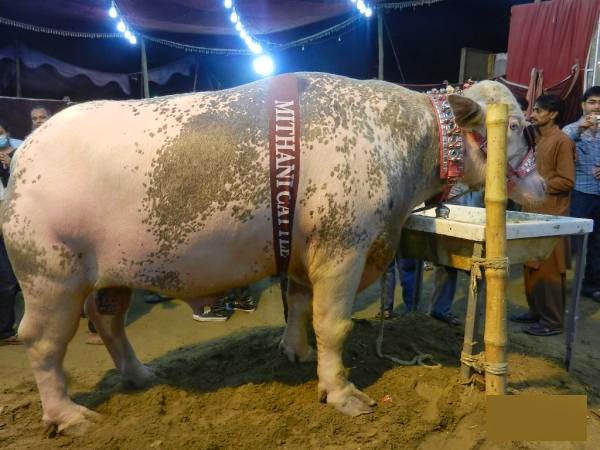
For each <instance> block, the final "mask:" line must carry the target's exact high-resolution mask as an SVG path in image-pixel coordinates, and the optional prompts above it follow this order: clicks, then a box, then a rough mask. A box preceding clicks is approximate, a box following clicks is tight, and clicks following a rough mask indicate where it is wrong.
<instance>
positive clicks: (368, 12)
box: [365, 8, 373, 17]
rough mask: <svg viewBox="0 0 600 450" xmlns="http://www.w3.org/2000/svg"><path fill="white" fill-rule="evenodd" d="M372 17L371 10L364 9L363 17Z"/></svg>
mask: <svg viewBox="0 0 600 450" xmlns="http://www.w3.org/2000/svg"><path fill="white" fill-rule="evenodd" d="M372 15H373V10H372V9H371V8H367V9H365V17H371V16H372Z"/></svg>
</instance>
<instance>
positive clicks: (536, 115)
mask: <svg viewBox="0 0 600 450" xmlns="http://www.w3.org/2000/svg"><path fill="white" fill-rule="evenodd" d="M562 110H563V104H562V100H561V99H560V97H557V96H556V95H542V96H540V97H538V98H537V99H536V101H535V105H534V107H533V112H532V114H531V122H532V123H533V125H534V126H535V127H536V130H537V133H538V135H537V139H536V165H537V170H538V172H539V173H540V175H541V176H542V177H543V178H544V180H545V181H546V195H545V196H544V199H543V200H542V201H541V202H540V203H536V204H534V205H524V208H523V210H524V211H526V212H533V213H540V214H553V215H558V216H566V215H568V214H569V199H570V194H571V190H572V189H573V187H574V186H575V144H574V143H573V141H572V140H571V139H570V138H569V137H568V136H567V135H566V134H564V133H563V132H562V131H561V130H560V128H559V127H558V125H557V124H556V123H557V121H558V120H560V115H561V113H562ZM565 247H566V246H565V240H564V239H561V240H560V241H559V242H558V243H557V244H556V246H555V247H554V250H553V251H552V254H551V255H550V257H549V258H548V259H546V260H545V261H529V262H527V263H526V264H525V267H524V278H525V295H526V296H527V303H528V305H529V311H528V312H527V313H525V314H520V315H517V316H512V317H511V320H513V321H515V322H521V323H529V324H530V325H529V326H528V327H527V328H524V329H523V331H524V332H525V333H527V334H532V335H534V336H551V335H554V334H560V333H562V330H563V322H564V315H565V294H566V292H565V287H566V286H565V278H566V277H565V275H566V272H567V260H566V258H567V254H566V253H567V252H566V248H565Z"/></svg>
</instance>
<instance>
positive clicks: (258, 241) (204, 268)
mask: <svg viewBox="0 0 600 450" xmlns="http://www.w3.org/2000/svg"><path fill="white" fill-rule="evenodd" d="M257 222H258V221H256V222H255V223H249V224H247V226H245V227H233V228H232V229H227V227H226V226H221V227H220V229H219V230H218V231H216V229H215V227H207V229H206V230H204V231H201V232H198V233H195V234H194V235H192V236H189V237H188V240H187V241H186V242H184V243H182V244H179V245H178V246H176V247H175V248H170V249H169V251H165V248H164V246H163V247H161V245H160V242H155V240H154V237H150V236H149V235H144V234H141V235H139V236H135V235H132V233H129V238H127V237H125V238H124V239H119V241H110V242H107V243H106V244H104V243H102V244H99V245H98V248H96V255H97V261H96V266H97V277H96V279H97V282H96V285H95V287H96V288H103V287H109V286H116V285H124V286H129V287H134V288H140V289H147V290H153V291H157V292H162V293H165V294H169V295H172V296H176V297H179V298H196V297H201V296H206V295H212V294H218V293H220V292H223V291H226V290H227V289H230V288H233V287H237V286H243V285H246V284H249V283H252V282H255V281H258V280H260V279H262V278H264V277H266V276H269V275H271V274H274V273H275V271H276V269H275V260H274V257H273V249H272V231H271V229H270V225H269V224H265V223H260V224H259V223H257ZM216 228H219V227H216ZM115 235H116V236H118V233H115Z"/></svg>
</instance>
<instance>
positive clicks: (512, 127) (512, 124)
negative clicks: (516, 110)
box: [510, 122, 519, 131]
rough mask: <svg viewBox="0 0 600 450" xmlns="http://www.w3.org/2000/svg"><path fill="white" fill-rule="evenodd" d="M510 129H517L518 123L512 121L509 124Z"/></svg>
mask: <svg viewBox="0 0 600 450" xmlns="http://www.w3.org/2000/svg"><path fill="white" fill-rule="evenodd" d="M510 129H511V130H512V131H515V130H518V129H519V124H518V123H514V122H513V123H511V124H510Z"/></svg>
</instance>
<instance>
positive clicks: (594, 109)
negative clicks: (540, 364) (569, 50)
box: [563, 86, 600, 301]
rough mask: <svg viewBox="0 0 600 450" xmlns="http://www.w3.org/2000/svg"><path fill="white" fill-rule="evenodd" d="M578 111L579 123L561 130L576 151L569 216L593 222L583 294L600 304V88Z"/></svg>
mask: <svg viewBox="0 0 600 450" xmlns="http://www.w3.org/2000/svg"><path fill="white" fill-rule="evenodd" d="M581 108H582V109H583V116H582V117H581V119H579V120H578V121H577V122H573V123H571V124H569V125H567V126H566V127H565V128H564V129H563V131H564V132H565V133H566V134H567V135H568V136H569V137H570V138H571V139H573V140H574V141H575V145H576V147H577V160H576V162H575V173H576V179H575V189H574V190H573V195H572V196H571V215H572V216H573V217H581V218H585V219H592V220H593V221H594V230H593V231H592V234H590V235H589V237H588V245H587V257H586V263H585V275H584V278H583V289H582V293H583V295H585V296H587V297H592V298H593V299H594V300H598V301H600V86H592V87H591V88H589V89H588V90H587V91H585V93H584V94H583V99H582V101H581Z"/></svg>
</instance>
